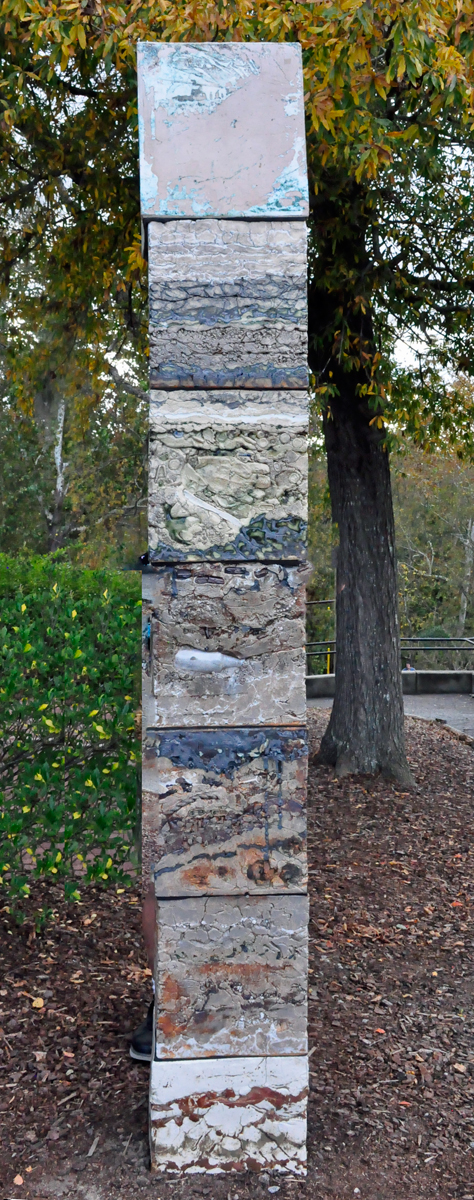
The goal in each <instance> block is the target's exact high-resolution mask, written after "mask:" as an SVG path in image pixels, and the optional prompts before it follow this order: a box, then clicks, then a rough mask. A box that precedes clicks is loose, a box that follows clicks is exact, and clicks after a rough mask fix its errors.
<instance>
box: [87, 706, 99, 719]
mask: <svg viewBox="0 0 474 1200" xmlns="http://www.w3.org/2000/svg"><path fill="white" fill-rule="evenodd" d="M98 711H99V709H98V708H93V709H91V712H90V713H89V716H90V717H96V716H97V713H98Z"/></svg>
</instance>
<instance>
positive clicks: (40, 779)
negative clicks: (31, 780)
mask: <svg viewBox="0 0 474 1200" xmlns="http://www.w3.org/2000/svg"><path fill="white" fill-rule="evenodd" d="M35 779H37V780H38V783H44V779H43V776H42V774H41V771H38V772H37V774H36V775H35Z"/></svg>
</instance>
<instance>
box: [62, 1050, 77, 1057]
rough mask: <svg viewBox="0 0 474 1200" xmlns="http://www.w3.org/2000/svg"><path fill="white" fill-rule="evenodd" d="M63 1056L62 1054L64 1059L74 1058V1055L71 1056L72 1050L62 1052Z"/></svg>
mask: <svg viewBox="0 0 474 1200" xmlns="http://www.w3.org/2000/svg"><path fill="white" fill-rule="evenodd" d="M63 1054H64V1057H65V1058H75V1057H76V1056H75V1054H73V1052H72V1050H63Z"/></svg>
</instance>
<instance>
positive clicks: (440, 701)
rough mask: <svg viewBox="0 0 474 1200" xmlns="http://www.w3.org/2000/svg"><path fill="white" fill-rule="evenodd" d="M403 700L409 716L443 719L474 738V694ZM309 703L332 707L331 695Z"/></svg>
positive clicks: (319, 706)
mask: <svg viewBox="0 0 474 1200" xmlns="http://www.w3.org/2000/svg"><path fill="white" fill-rule="evenodd" d="M403 700H404V705H405V712H406V714H407V716H409V717H424V719H425V721H443V722H444V723H445V724H446V725H449V726H450V728H451V729H455V730H456V732H457V733H465V734H467V736H468V737H472V738H474V696H461V695H454V696H404V697H403ZM307 703H308V708H331V707H332V700H331V699H329V697H318V698H317V699H315V700H308V702H307Z"/></svg>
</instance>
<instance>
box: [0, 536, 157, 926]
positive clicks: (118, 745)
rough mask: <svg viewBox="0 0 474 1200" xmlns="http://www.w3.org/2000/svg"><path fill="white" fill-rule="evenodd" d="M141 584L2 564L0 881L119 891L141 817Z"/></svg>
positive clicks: (29, 561)
mask: <svg viewBox="0 0 474 1200" xmlns="http://www.w3.org/2000/svg"><path fill="white" fill-rule="evenodd" d="M139 594H140V577H139V575H137V574H136V573H135V572H131V573H121V572H119V571H110V570H107V571H105V570H94V571H91V570H81V569H79V568H77V567H71V566H70V565H68V564H66V563H64V562H62V561H61V556H59V557H58V555H52V556H50V555H48V556H41V557H21V558H10V557H8V556H6V555H0V744H1V745H0V788H1V789H2V790H1V791H0V806H1V807H0V875H1V877H2V890H3V895H4V896H5V895H7V896H8V900H9V902H10V903H12V904H13V905H14V906H15V907H16V908H17V910H18V911H19V912H20V911H21V908H22V899H24V898H25V897H27V896H28V894H29V884H30V883H31V878H32V877H34V876H37V877H40V876H41V877H43V878H45V877H46V878H50V879H54V880H56V881H57V880H58V879H59V878H60V877H61V876H62V877H63V879H64V883H65V890H66V894H67V895H69V896H72V897H74V898H78V896H79V894H80V893H79V890H78V889H79V887H80V882H81V878H82V880H85V881H89V880H94V881H96V882H99V881H102V882H103V883H104V884H110V883H112V882H113V883H117V882H119V881H120V882H127V881H128V878H129V876H128V874H127V868H126V863H127V860H130V854H131V850H132V847H133V837H134V830H135V825H136V819H137V770H138V764H139V746H140V742H139V737H138V729H137V728H136V720H135V716H134V714H135V710H136V709H137V706H138V702H139V646H140V632H139V630H140V599H139Z"/></svg>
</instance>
